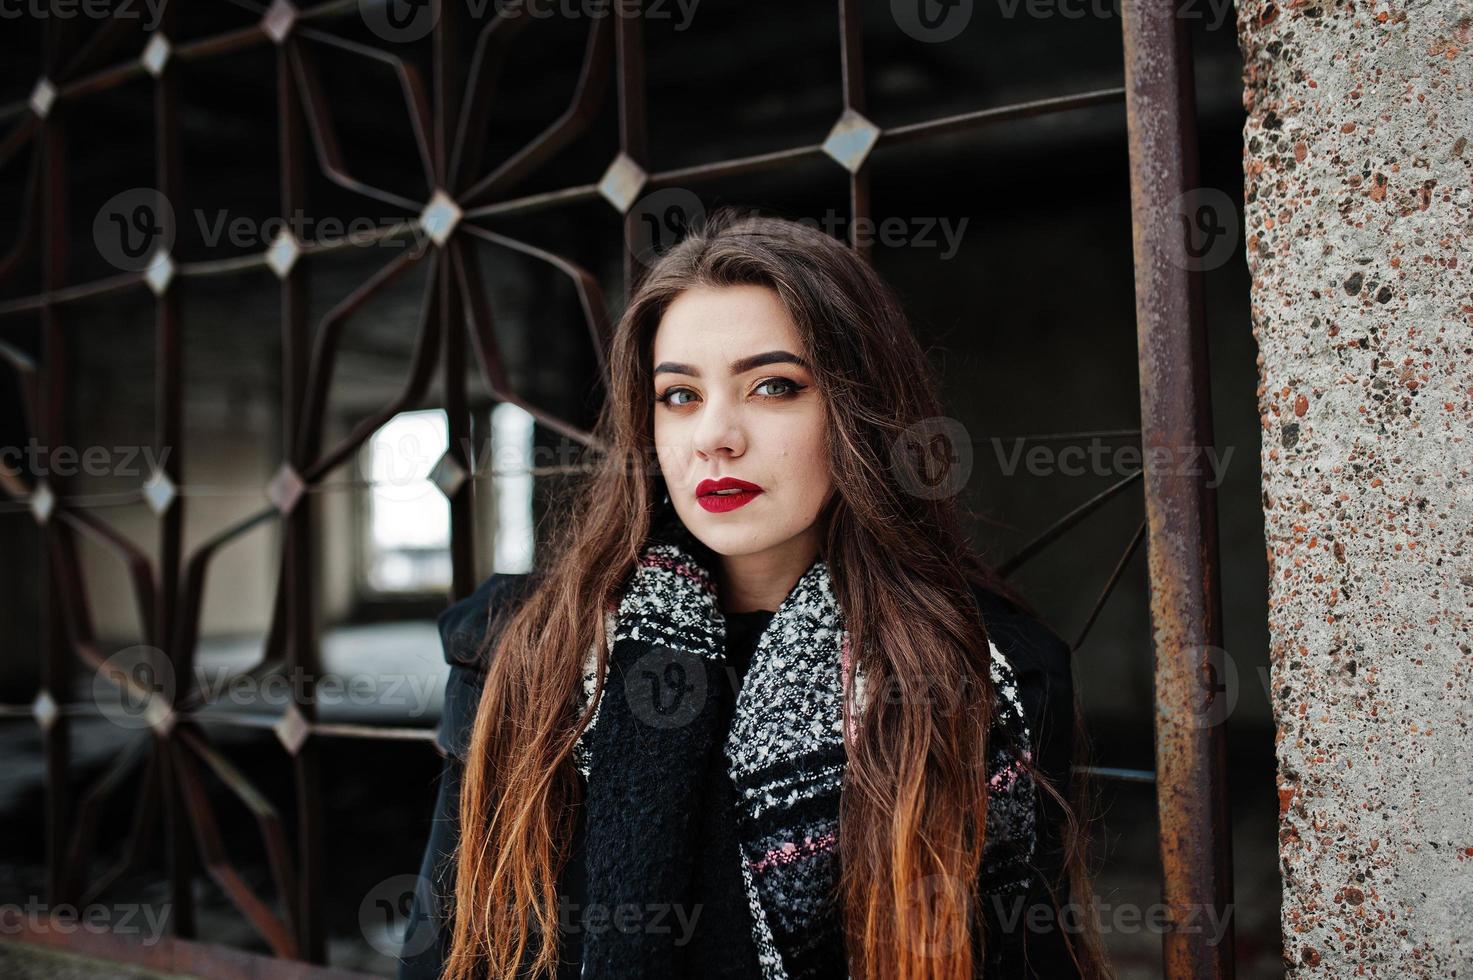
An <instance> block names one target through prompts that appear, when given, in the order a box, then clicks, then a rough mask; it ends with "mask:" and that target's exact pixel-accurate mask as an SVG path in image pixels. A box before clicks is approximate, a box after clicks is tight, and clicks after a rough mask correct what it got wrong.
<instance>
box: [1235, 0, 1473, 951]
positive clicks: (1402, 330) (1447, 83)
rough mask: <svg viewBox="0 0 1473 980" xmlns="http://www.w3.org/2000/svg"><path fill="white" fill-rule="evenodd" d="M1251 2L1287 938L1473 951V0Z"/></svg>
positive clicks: (1251, 135) (1250, 224) (1248, 135)
mask: <svg viewBox="0 0 1473 980" xmlns="http://www.w3.org/2000/svg"><path fill="white" fill-rule="evenodd" d="M1238 27H1239V34H1240V39H1241V43H1242V48H1243V55H1244V72H1245V95H1244V98H1245V103H1246V107H1247V109H1248V112H1249V116H1248V121H1247V124H1246V131H1245V142H1246V147H1245V151H1244V153H1245V156H1244V166H1245V172H1246V187H1245V191H1246V198H1245V200H1246V206H1245V214H1244V218H1245V222H1244V228H1245V235H1246V236H1247V239H1246V244H1247V252H1248V262H1249V268H1250V271H1251V272H1252V274H1253V320H1254V332H1255V334H1256V336H1257V338H1258V343H1259V349H1260V360H1259V366H1260V368H1259V369H1260V381H1261V387H1260V388H1259V392H1258V395H1259V407H1260V413H1261V416H1262V421H1263V431H1262V435H1263V445H1262V458H1263V506H1264V512H1265V517H1266V536H1267V547H1268V559H1269V565H1270V570H1271V585H1270V592H1269V620H1270V622H1269V626H1270V630H1271V634H1272V659H1273V700H1274V709H1275V713H1276V716H1277V720H1278V758H1279V799H1280V810H1281V823H1280V860H1281V866H1282V872H1283V876H1284V904H1283V927H1284V942H1285V957H1286V959H1287V960H1288V961H1289V962H1290V964H1291V975H1298V976H1306V977H1307V976H1315V977H1319V976H1331V977H1350V976H1361V975H1364V976H1375V977H1397V978H1401V977H1418V978H1420V977H1437V978H1443V977H1452V976H1473V737H1470V733H1469V730H1468V726H1469V717H1470V714H1473V706H1470V698H1473V637H1470V632H1473V617H1470V604H1473V540H1470V538H1473V474H1470V470H1473V3H1469V2H1468V0H1435V2H1418V3H1386V2H1374V3H1366V2H1357V3H1350V4H1347V3H1332V2H1321V0H1309V2H1307V3H1306V2H1298V3H1294V4H1291V5H1288V6H1284V5H1280V4H1278V3H1274V2H1271V0H1243V2H1242V3H1241V4H1240V5H1239V7H1238Z"/></svg>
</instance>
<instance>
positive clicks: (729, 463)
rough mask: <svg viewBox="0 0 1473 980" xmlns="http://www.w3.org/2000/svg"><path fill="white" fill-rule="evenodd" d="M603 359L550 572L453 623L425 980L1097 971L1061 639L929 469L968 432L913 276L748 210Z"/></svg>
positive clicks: (488, 593) (487, 596)
mask: <svg viewBox="0 0 1473 980" xmlns="http://www.w3.org/2000/svg"><path fill="white" fill-rule="evenodd" d="M609 363H610V386H609V390H608V397H607V399H606V401H605V405H604V409H603V412H602V414H601V416H600V419H599V424H598V428H597V430H596V434H597V435H598V437H599V439H600V441H601V446H602V448H603V450H604V452H603V453H602V456H601V460H600V462H599V463H598V465H597V467H596V469H595V472H593V473H591V475H590V478H589V480H588V482H587V483H586V484H584V485H583V486H581V487H580V488H579V489H578V491H577V492H576V493H575V495H574V496H573V499H572V504H571V506H570V508H569V513H568V517H567V519H566V521H565V522H564V526H563V528H562V529H561V530H562V532H563V536H562V537H561V539H560V541H559V542H558V543H557V545H556V546H555V547H554V548H553V550H552V554H553V556H554V557H553V559H552V560H551V561H550V562H548V563H547V564H546V567H545V568H544V570H543V571H541V572H539V573H538V574H536V575H534V576H529V577H521V576H494V577H493V578H492V579H491V580H490V581H489V582H487V583H486V584H485V585H483V586H482V588H481V589H480V590H478V592H477V593H476V594H475V595H473V596H471V597H470V598H469V599H468V600H466V601H463V602H461V603H459V604H457V605H456V606H454V607H452V608H451V609H450V610H449V611H447V613H446V615H445V616H444V617H442V620H441V629H442V634H443V635H444V637H445V642H446V654H447V657H448V658H449V659H450V660H451V663H452V665H453V666H452V675H451V680H450V684H449V687H448V689H447V697H446V713H445V718H444V721H443V722H442V726H441V731H442V738H443V743H442V744H443V745H444V746H445V748H446V750H447V753H448V754H447V762H446V771H445V778H444V781H443V784H442V787H441V796H440V803H439V813H438V815H437V819H436V821H435V830H434V834H433V838H432V840H431V842H430V846H429V848H428V850H427V853H426V857H425V867H424V874H423V879H424V881H425V882H426V883H427V884H428V885H429V887H428V888H426V889H422V890H421V893H420V894H419V896H418V898H419V900H417V902H416V906H415V909H414V911H413V913H412V923H411V927H410V930H409V932H408V934H407V936H406V942H405V958H404V959H405V965H404V970H403V973H402V974H401V975H402V976H406V977H408V976H438V975H442V973H443V976H445V977H447V978H452V980H462V978H469V977H480V976H488V977H497V978H500V977H512V976H557V977H580V976H581V977H595V978H619V980H624V978H634V977H653V978H665V977H671V978H674V977H687V976H703V977H711V976H718V977H734V978H738V977H753V978H779V977H791V978H798V977H805V978H806V977H844V976H853V977H877V978H879V977H883V978H891V977H894V978H910V977H937V978H955V980H961V978H970V977H976V976H988V977H994V976H996V977H1013V976H1033V975H1037V976H1045V977H1050V978H1055V977H1067V976H1075V975H1087V976H1095V975H1103V973H1104V967H1103V964H1102V962H1101V959H1100V957H1099V954H1098V951H1097V945H1096V943H1095V942H1094V941H1093V937H1092V936H1090V935H1088V934H1086V933H1083V932H1080V931H1079V930H1078V929H1077V928H1076V929H1075V930H1073V931H1071V930H1069V929H1068V928H1067V924H1068V923H1070V922H1078V921H1080V920H1081V918H1082V917H1081V916H1078V915H1075V916H1072V917H1070V916H1067V915H1066V916H1062V917H1060V916H1059V915H1058V914H1057V913H1058V912H1060V911H1063V910H1064V903H1066V902H1069V901H1071V900H1072V901H1074V902H1080V901H1084V900H1087V882H1086V881H1085V879H1084V877H1083V876H1082V874H1080V873H1079V869H1080V868H1081V867H1082V862H1081V861H1080V859H1079V848H1078V846H1077V845H1078V843H1079V835H1078V834H1077V833H1076V832H1075V830H1076V826H1075V823H1074V821H1073V817H1072V812H1071V811H1070V809H1069V808H1068V807H1067V806H1066V805H1065V804H1064V802H1063V798H1062V796H1061V795H1060V794H1059V792H1058V791H1057V789H1056V787H1061V786H1063V785H1065V784H1066V783H1067V782H1068V781H1069V776H1068V774H1069V770H1070V731H1071V725H1072V719H1073V701H1072V687H1071V683H1070V677H1069V664H1068V648H1067V645H1066V644H1064V643H1063V641H1061V640H1059V639H1058V637H1057V636H1055V635H1054V634H1053V633H1051V632H1050V631H1049V630H1048V629H1047V628H1046V627H1044V626H1043V625H1042V624H1041V623H1039V622H1038V620H1037V619H1036V618H1035V617H1033V616H1032V615H1031V613H1030V612H1029V611H1028V610H1027V608H1026V606H1024V605H1023V604H1022V603H1021V601H1019V600H1018V599H1017V598H1016V597H1015V596H1013V595H1012V594H1011V592H1010V591H1009V590H1008V589H1007V588H1006V587H1005V586H1004V585H1003V583H1001V582H1000V581H999V580H998V579H997V577H996V576H995V574H993V573H992V572H990V571H989V570H988V569H987V568H986V567H985V566H984V565H983V564H982V563H981V562H980V561H979V560H978V559H977V557H976V556H975V555H974V554H973V553H972V551H971V550H970V549H969V547H968V545H967V543H966V539H965V536H964V533H963V530H962V527H961V522H960V518H959V508H958V505H957V501H956V499H955V496H954V494H948V493H945V492H938V491H937V490H935V489H933V483H934V480H927V479H925V478H924V477H926V476H933V475H934V474H931V473H929V472H927V473H918V472H917V470H916V468H915V467H916V466H917V460H918V457H917V456H916V455H915V454H913V453H912V452H911V451H910V448H909V447H910V446H911V445H914V444H917V443H916V440H914V439H911V438H910V437H911V436H913V435H914V434H916V433H924V432H926V431H928V430H927V429H926V426H927V425H929V424H930V423H929V422H928V421H927V420H934V419H936V418H937V417H938V416H940V414H941V411H940V407H939V405H938V403H937V399H936V395H935V384H934V381H933V380H932V378H931V375H930V373H929V370H928V366H927V363H926V360H925V356H924V354H923V352H922V351H921V349H920V347H919V345H918V344H917V342H916V340H915V337H914V336H913V334H912V333H911V331H910V328H909V326H908V324H907V322H906V319H905V316H904V314H903V312H902V311H901V309H900V307H899V304H898V303H897V301H896V299H895V297H894V295H893V294H892V292H891V291H890V290H889V288H888V287H887V286H886V285H885V284H884V283H883V281H882V280H881V279H880V278H879V276H878V275H876V274H875V273H874V272H873V271H872V270H871V269H870V268H869V267H868V266H867V265H866V264H865V263H864V262H862V261H861V260H860V259H859V258H857V257H856V256H855V255H854V254H853V253H852V252H851V251H850V250H849V249H848V248H846V247H845V246H843V245H842V244H841V243H839V242H837V241H835V240H834V239H832V238H830V237H829V236H827V235H825V234H823V233H821V232H819V231H817V230H815V229H812V228H809V227H806V226H804V225H801V224H796V223H792V222H786V221H781V220H778V219H771V218H760V217H744V216H741V215H738V214H736V213H734V212H730V211H723V212H720V213H718V214H716V215H714V216H713V217H712V219H711V220H710V221H708V222H707V224H706V225H705V226H704V227H703V228H700V229H697V230H695V231H694V232H692V233H691V234H690V236H689V237H688V238H686V239H685V240H684V241H683V242H681V243H680V244H679V245H677V246H676V247H675V248H673V249H671V250H670V251H669V252H668V253H666V254H665V255H664V256H662V257H661V258H660V259H659V260H658V261H657V262H656V264H655V265H654V266H653V268H652V269H651V270H650V271H649V273H648V275H647V277H646V279H645V280H644V282H643V283H642V284H641V285H640V287H639V288H638V290H637V291H636V293H635V295H634V296H633V297H632V299H631V301H630V303H629V306H628V309H627V310H626V311H625V313H624V316H623V318H622V320H621V321H620V324H619V326H618V329H617V330H616V332H615V337H614V341H613V345H612V349H611V352H610V362H609ZM922 443H924V440H922ZM944 489H945V488H944V487H943V488H942V490H943V491H944ZM472 717H473V721H472ZM1068 869H1073V871H1072V873H1071V872H1070V870H1068ZM1071 879H1072V881H1071ZM1040 913H1042V914H1040Z"/></svg>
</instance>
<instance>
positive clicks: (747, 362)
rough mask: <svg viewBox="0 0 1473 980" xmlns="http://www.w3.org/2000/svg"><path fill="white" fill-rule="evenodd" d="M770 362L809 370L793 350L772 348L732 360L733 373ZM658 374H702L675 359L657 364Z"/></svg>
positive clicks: (743, 371)
mask: <svg viewBox="0 0 1473 980" xmlns="http://www.w3.org/2000/svg"><path fill="white" fill-rule="evenodd" d="M768 364H796V365H798V366H799V367H800V368H802V369H803V370H805V371H807V370H808V364H807V363H806V362H805V361H804V360H803V358H801V357H799V356H798V355H797V354H794V353H792V352H791V351H785V350H770V351H766V352H764V353H761V354H753V355H752V356H751V357H741V358H738V359H736V360H735V361H732V362H731V373H732V374H745V373H746V372H748V371H750V370H752V369H753V368H759V367H765V366H766V365H768ZM655 373H656V374H685V375H689V376H690V377H692V378H699V377H700V376H701V372H700V370H698V369H697V368H696V367H695V366H694V365H692V364H678V363H676V362H675V361H661V362H660V363H659V364H658V365H656V366H655Z"/></svg>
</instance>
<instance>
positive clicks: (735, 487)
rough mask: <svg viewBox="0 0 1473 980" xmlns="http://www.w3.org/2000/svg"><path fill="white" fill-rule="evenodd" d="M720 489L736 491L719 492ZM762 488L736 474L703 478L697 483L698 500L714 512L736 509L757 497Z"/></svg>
mask: <svg viewBox="0 0 1473 980" xmlns="http://www.w3.org/2000/svg"><path fill="white" fill-rule="evenodd" d="M718 490H727V491H735V492H732V493H717V492H716V491H718ZM761 492H762V488H761V487H759V486H758V485H757V484H755V483H748V482H747V481H746V480H738V479H737V478H736V477H734V476H723V477H722V478H721V479H719V480H702V481H701V482H700V483H698V484H696V502H697V503H698V504H700V505H701V506H702V507H703V508H705V509H706V510H708V511H710V512H712V513H713V514H721V513H725V512H726V511H729V510H736V509H737V508H738V507H743V506H745V505H746V504H749V503H751V502H752V501H753V500H756V499H757V495H758V494H759V493H761Z"/></svg>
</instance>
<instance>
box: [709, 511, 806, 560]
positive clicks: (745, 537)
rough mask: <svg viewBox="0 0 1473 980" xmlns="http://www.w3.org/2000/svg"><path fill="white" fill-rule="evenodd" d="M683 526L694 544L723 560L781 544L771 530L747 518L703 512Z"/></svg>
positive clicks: (759, 522)
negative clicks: (701, 546)
mask: <svg viewBox="0 0 1473 980" xmlns="http://www.w3.org/2000/svg"><path fill="white" fill-rule="evenodd" d="M685 526H686V528H687V529H688V530H689V531H690V533H691V534H693V535H695V538H696V540H697V541H699V542H701V544H703V545H705V546H706V547H708V548H710V549H711V550H712V551H714V552H716V554H718V555H721V556H723V557H726V558H735V557H738V556H740V555H750V554H755V553H756V552H759V551H765V550H766V549H768V548H770V547H772V546H773V545H775V544H777V543H779V542H780V541H782V540H784V538H783V536H782V535H780V534H774V533H773V528H772V527H771V526H770V525H766V524H764V523H763V522H761V521H756V520H753V519H751V518H748V517H742V518H737V519H733V517H732V515H717V514H708V513H706V512H705V511H702V512H701V513H699V514H693V515H691V516H690V517H689V518H688V519H686V520H685Z"/></svg>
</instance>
